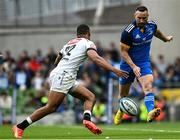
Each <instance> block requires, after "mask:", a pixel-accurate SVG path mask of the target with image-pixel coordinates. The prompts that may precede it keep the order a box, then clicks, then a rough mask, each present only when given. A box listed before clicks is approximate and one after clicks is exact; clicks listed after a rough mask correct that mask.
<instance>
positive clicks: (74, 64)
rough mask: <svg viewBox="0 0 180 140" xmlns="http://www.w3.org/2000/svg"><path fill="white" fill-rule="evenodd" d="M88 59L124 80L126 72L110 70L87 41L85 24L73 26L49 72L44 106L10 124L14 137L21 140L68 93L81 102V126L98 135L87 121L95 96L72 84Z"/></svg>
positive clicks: (94, 127)
mask: <svg viewBox="0 0 180 140" xmlns="http://www.w3.org/2000/svg"><path fill="white" fill-rule="evenodd" d="M88 57H89V58H90V59H91V60H92V61H93V62H94V63H96V64H97V65H98V66H100V67H102V68H104V69H106V70H109V71H112V72H114V73H115V74H116V75H117V76H119V77H124V78H127V77H128V75H127V73H124V72H123V71H121V70H118V69H116V68H114V67H112V66H111V65H110V64H109V63H108V62H107V61H105V60H104V59H103V58H102V57H100V56H99V55H98V54H97V52H96V46H95V44H94V43H93V42H92V41H90V29H89V27H88V26H87V25H84V24H82V25H79V26H78V27H77V38H75V39H72V40H70V41H69V42H68V43H67V44H66V45H64V46H63V48H62V50H61V51H60V52H59V54H58V56H57V58H56V60H55V65H57V66H56V67H55V68H54V69H53V70H52V71H51V73H50V76H49V79H50V92H49V95H48V103H47V104H46V106H44V107H41V108H39V109H37V110H36V111H35V112H34V113H32V114H31V115H30V116H29V117H27V119H25V120H24V121H22V122H21V123H19V124H17V125H14V126H13V128H12V130H13V134H14V137H15V138H22V136H23V132H24V130H25V128H27V127H28V126H29V125H31V124H32V123H34V122H36V121H38V120H39V119H41V118H43V117H44V116H46V115H48V114H50V113H53V112H55V111H56V109H57V108H58V107H59V105H60V104H61V103H62V101H63V99H64V98H65V96H66V95H67V94H68V92H69V91H71V92H72V96H74V97H76V98H79V99H81V100H83V101H84V114H83V115H84V117H83V124H84V126H85V127H86V128H88V129H89V130H90V131H91V132H92V133H94V134H101V133H102V130H101V129H100V128H98V127H97V126H96V125H95V124H94V123H93V122H91V111H92V109H93V106H94V103H95V95H94V94H93V93H92V92H91V91H89V90H88V89H87V88H85V87H84V86H83V85H80V84H79V83H78V82H76V76H77V72H78V69H79V66H80V65H81V64H82V63H83V62H84V61H85V60H86V58H88Z"/></svg>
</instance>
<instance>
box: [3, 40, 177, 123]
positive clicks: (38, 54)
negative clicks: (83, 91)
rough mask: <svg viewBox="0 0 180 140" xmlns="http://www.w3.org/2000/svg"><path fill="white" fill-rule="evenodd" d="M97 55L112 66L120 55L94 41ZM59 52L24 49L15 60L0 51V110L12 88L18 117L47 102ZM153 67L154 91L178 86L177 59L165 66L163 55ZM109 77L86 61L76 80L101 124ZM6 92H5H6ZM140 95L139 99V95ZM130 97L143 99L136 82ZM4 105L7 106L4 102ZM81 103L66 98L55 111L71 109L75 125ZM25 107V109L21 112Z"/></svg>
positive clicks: (116, 89)
mask: <svg viewBox="0 0 180 140" xmlns="http://www.w3.org/2000/svg"><path fill="white" fill-rule="evenodd" d="M96 46H97V52H98V54H99V55H100V56H102V57H104V58H105V59H106V60H107V61H109V62H110V63H111V64H113V65H114V66H116V65H118V63H119V61H120V55H119V50H118V49H117V48H118V47H117V46H115V43H113V42H112V43H110V44H109V47H107V48H106V49H104V47H103V46H102V45H101V42H98V41H97V42H96ZM57 51H58V50H54V49H53V47H50V48H49V50H48V53H47V54H46V55H42V50H40V49H38V50H36V51H35V52H34V53H33V54H29V53H28V50H23V51H22V52H20V53H19V55H18V56H17V57H16V58H15V57H12V55H11V53H13V52H11V51H10V50H7V51H5V52H1V54H3V57H1V58H0V65H1V67H0V107H1V108H6V107H7V108H8V107H9V106H10V105H9V104H11V102H12V100H11V99H12V98H11V97H12V91H13V89H14V88H16V89H17V91H18V100H17V105H19V107H20V108H21V109H19V114H21V113H23V111H24V112H27V110H28V109H27V108H30V110H29V112H30V111H32V110H34V108H38V107H40V106H43V105H45V104H46V103H47V96H46V95H47V94H48V90H49V83H48V76H49V73H50V71H51V70H52V69H53V68H54V64H53V63H54V60H55V58H56V55H57ZM152 68H153V74H154V89H155V90H156V91H158V90H160V89H162V88H176V87H180V57H179V58H176V59H175V61H174V63H172V64H168V63H166V61H165V58H164V56H163V55H161V54H160V55H159V56H158V61H153V59H152ZM110 76H112V74H111V73H109V72H107V71H105V70H103V69H101V68H99V67H98V66H97V65H95V64H94V63H93V62H92V61H90V60H89V61H86V62H85V63H84V64H83V65H82V66H81V67H80V70H79V74H78V77H77V79H78V81H79V82H81V83H82V84H84V86H86V87H87V88H88V89H90V90H91V91H92V92H94V93H95V94H96V97H97V103H96V104H95V107H94V110H93V114H94V116H95V117H94V120H95V121H98V122H99V121H100V122H104V121H107V118H106V117H103V118H101V117H100V116H104V115H105V114H106V110H107V109H106V106H107V105H106V103H107V91H108V80H109V77H110ZM113 79H114V82H113V86H114V91H113V94H114V95H113V96H114V99H117V98H116V97H117V96H118V94H119V93H118V78H117V77H115V76H113ZM7 89H8V90H7ZM139 95H140V96H139ZM130 96H133V97H136V96H139V97H141V96H143V94H142V91H141V87H140V86H139V84H138V81H135V82H134V83H133V86H132V87H131V91H130ZM5 102H7V103H5ZM81 105H82V103H80V101H79V100H76V99H73V98H72V97H71V96H67V98H66V99H65V101H64V104H62V105H61V106H60V107H59V108H58V109H57V112H62V111H64V110H66V109H69V108H71V109H73V110H74V111H75V112H76V120H77V122H78V121H79V120H80V118H81V117H82V116H80V112H82V107H81ZM24 108H26V110H25V109H24Z"/></svg>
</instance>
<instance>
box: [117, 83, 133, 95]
mask: <svg viewBox="0 0 180 140" xmlns="http://www.w3.org/2000/svg"><path fill="white" fill-rule="evenodd" d="M130 86H131V83H127V84H124V85H121V84H120V85H119V92H120V97H125V96H127V95H128V94H129V89H130Z"/></svg>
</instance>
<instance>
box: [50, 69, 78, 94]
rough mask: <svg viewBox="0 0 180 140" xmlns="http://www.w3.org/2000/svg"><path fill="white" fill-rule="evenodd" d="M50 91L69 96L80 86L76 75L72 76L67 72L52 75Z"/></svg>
mask: <svg viewBox="0 0 180 140" xmlns="http://www.w3.org/2000/svg"><path fill="white" fill-rule="evenodd" d="M49 82H50V90H51V91H56V92H60V93H64V94H67V93H68V92H69V90H71V89H74V88H75V87H76V86H78V85H79V83H78V82H76V75H74V74H70V73H68V72H66V71H63V72H59V73H54V72H52V73H50V76H49Z"/></svg>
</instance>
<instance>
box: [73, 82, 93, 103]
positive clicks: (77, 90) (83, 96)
mask: <svg viewBox="0 0 180 140" xmlns="http://www.w3.org/2000/svg"><path fill="white" fill-rule="evenodd" d="M71 91H72V92H70V94H71V95H72V96H73V97H75V98H78V99H80V100H95V95H94V94H93V93H92V92H91V91H90V90H88V89H87V88H86V87H84V86H83V85H81V84H78V85H76V86H75V87H73V89H72V90H71Z"/></svg>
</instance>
